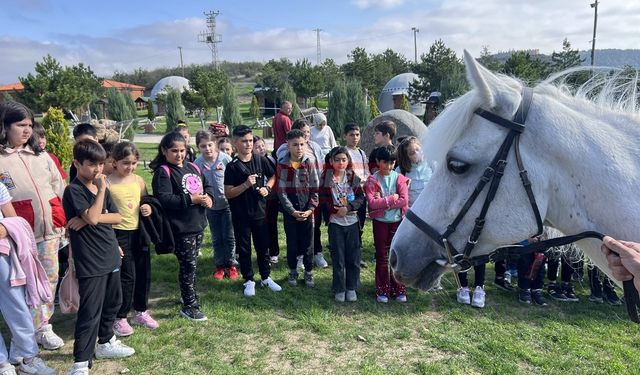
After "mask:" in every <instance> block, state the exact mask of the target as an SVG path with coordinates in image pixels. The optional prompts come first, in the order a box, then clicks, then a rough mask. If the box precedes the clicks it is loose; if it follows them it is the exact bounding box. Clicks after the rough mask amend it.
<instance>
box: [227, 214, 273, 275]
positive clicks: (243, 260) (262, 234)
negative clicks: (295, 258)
mask: <svg viewBox="0 0 640 375" xmlns="http://www.w3.org/2000/svg"><path fill="white" fill-rule="evenodd" d="M233 234H234V235H235V237H236V251H237V252H238V260H239V261H240V273H242V278H243V279H245V280H247V281H248V280H253V266H252V265H251V238H253V246H254V247H255V249H256V258H257V260H258V270H259V272H260V277H261V278H262V279H263V280H264V279H266V278H268V277H269V275H270V274H271V262H269V251H268V250H267V241H268V237H269V235H268V233H267V224H266V222H265V219H247V220H244V221H239V220H235V219H234V220H233Z"/></svg>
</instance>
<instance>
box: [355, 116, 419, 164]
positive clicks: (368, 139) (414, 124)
mask: <svg viewBox="0 0 640 375" xmlns="http://www.w3.org/2000/svg"><path fill="white" fill-rule="evenodd" d="M387 120H389V121H393V122H394V123H395V124H396V129H397V131H396V136H395V137H394V139H393V144H396V141H397V139H398V137H406V136H409V135H413V136H416V137H418V138H420V136H421V135H422V132H423V131H425V130H426V129H427V126H426V125H425V124H424V122H422V121H421V120H420V119H419V118H417V117H416V116H415V115H413V114H412V113H410V112H407V111H405V110H403V109H392V110H390V111H387V112H384V113H382V114H381V115H380V116H378V117H376V118H374V119H373V120H371V121H370V122H369V125H367V127H366V128H365V129H364V133H363V134H362V137H361V139H362V141H361V147H362V149H363V150H364V151H365V152H366V153H367V154H369V153H371V151H372V150H373V149H374V147H375V144H374V143H373V132H374V127H375V126H376V125H377V124H379V123H381V122H382V121H387Z"/></svg>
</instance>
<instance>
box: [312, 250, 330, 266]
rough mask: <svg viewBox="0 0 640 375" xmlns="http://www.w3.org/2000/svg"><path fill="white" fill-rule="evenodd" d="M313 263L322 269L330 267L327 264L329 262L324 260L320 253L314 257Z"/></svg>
mask: <svg viewBox="0 0 640 375" xmlns="http://www.w3.org/2000/svg"><path fill="white" fill-rule="evenodd" d="M313 262H314V263H315V265H316V266H317V267H320V268H327V267H329V263H327V261H326V260H324V256H323V255H322V253H318V254H316V255H314V256H313Z"/></svg>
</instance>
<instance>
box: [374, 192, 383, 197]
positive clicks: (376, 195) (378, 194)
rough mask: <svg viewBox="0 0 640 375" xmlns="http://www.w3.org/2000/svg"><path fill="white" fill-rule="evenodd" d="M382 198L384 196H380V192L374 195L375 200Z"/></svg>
mask: <svg viewBox="0 0 640 375" xmlns="http://www.w3.org/2000/svg"><path fill="white" fill-rule="evenodd" d="M381 197H382V194H380V192H379V191H376V192H375V193H373V198H374V199H380V198H381Z"/></svg>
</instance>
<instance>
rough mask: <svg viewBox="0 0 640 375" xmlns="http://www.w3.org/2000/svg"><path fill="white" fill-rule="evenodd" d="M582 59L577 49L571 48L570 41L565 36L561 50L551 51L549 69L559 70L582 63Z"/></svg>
mask: <svg viewBox="0 0 640 375" xmlns="http://www.w3.org/2000/svg"><path fill="white" fill-rule="evenodd" d="M583 61H584V60H583V59H581V58H580V52H579V51H578V50H577V49H571V43H569V40H568V39H567V38H564V40H563V41H562V52H555V51H554V52H553V53H552V54H551V70H552V71H554V72H559V71H561V70H565V69H569V68H573V67H574V66H580V65H582V62H583Z"/></svg>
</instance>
